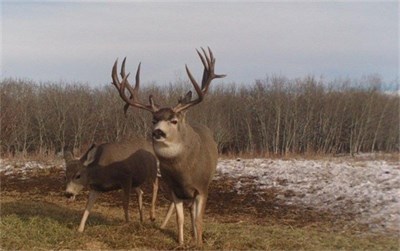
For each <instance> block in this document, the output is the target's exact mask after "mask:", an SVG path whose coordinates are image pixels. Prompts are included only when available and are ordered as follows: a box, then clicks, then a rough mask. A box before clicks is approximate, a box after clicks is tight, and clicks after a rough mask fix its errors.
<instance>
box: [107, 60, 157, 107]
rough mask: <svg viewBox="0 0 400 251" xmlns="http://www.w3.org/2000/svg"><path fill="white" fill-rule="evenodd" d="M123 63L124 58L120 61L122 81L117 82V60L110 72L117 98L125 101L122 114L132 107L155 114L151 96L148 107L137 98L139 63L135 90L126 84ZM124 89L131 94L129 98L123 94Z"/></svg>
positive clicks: (126, 76) (127, 75) (126, 78)
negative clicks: (117, 94)
mask: <svg viewBox="0 0 400 251" xmlns="http://www.w3.org/2000/svg"><path fill="white" fill-rule="evenodd" d="M125 61H126V57H125V58H124V61H122V66H121V73H120V74H121V77H122V81H121V82H120V81H119V78H118V74H117V64H118V59H117V60H115V63H114V66H113V68H112V72H111V77H112V80H113V82H112V84H113V85H114V86H115V88H117V90H118V92H119V96H120V97H121V98H122V100H124V101H125V103H126V104H125V106H124V112H125V114H126V111H127V110H128V108H129V106H130V105H131V106H134V107H137V108H141V109H144V110H147V111H150V112H156V111H158V107H157V106H156V105H155V104H154V101H153V96H152V95H150V96H149V103H150V105H145V104H143V103H142V102H140V100H139V98H138V92H139V85H140V65H141V63H139V66H138V69H137V71H136V83H135V88H132V86H131V85H130V84H129V82H128V77H129V74H130V73H128V74H125ZM125 89H128V91H129V93H130V94H131V96H130V98H128V97H127V96H126V94H125Z"/></svg>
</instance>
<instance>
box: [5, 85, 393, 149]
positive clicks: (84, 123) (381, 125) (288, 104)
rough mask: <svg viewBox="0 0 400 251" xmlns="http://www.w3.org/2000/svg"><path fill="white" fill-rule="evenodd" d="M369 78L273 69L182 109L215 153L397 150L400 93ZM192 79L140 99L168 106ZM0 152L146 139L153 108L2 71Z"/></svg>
mask: <svg viewBox="0 0 400 251" xmlns="http://www.w3.org/2000/svg"><path fill="white" fill-rule="evenodd" d="M380 84H381V81H380V80H379V79H377V78H375V77H370V78H365V79H363V80H358V81H349V80H339V81H334V82H329V83H327V82H326V81H324V80H317V79H315V78H313V77H306V78H303V79H286V78H284V77H272V78H266V79H264V80H259V81H255V82H254V83H253V84H251V85H248V86H245V85H236V84H234V83H232V84H221V83H218V81H215V82H214V83H213V86H212V87H213V88H212V89H211V90H210V93H209V94H208V95H207V98H206V99H205V101H204V102H203V103H201V104H199V105H197V106H195V107H193V108H191V109H190V110H189V112H188V114H187V116H188V120H189V121H197V122H199V123H203V124H205V125H207V126H208V127H210V128H211V129H212V130H213V132H214V137H215V139H216V141H217V143H218V148H219V151H220V152H221V153H271V154H282V155H284V154H288V153H328V154H337V153H356V152H371V151H389V152H392V151H398V150H399V107H400V97H399V96H398V95H393V94H385V93H384V92H382V91H381V90H380ZM189 88H191V84H190V83H189V82H186V81H177V82H176V83H174V84H170V85H169V86H164V87H159V86H155V85H151V86H147V87H146V84H142V87H141V91H140V92H141V98H142V100H144V101H147V98H148V95H149V94H150V93H151V94H153V95H154V97H155V100H156V102H157V103H159V104H161V105H175V104H176V102H177V100H178V98H179V97H180V96H182V95H184V94H185V93H186V92H187V91H188V90H189ZM0 92H1V152H2V154H3V155H6V154H24V155H26V154H54V153H58V152H60V151H62V150H63V149H66V148H69V149H74V150H75V152H76V153H80V152H82V151H84V150H85V148H86V147H87V146H88V145H89V144H91V143H92V142H97V143H101V142H110V141H119V140H123V139H128V138H133V137H136V136H140V137H148V136H149V135H150V130H151V115H150V113H149V112H146V111H141V110H139V109H129V110H128V113H127V117H125V116H124V113H123V105H124V103H123V101H122V100H121V99H120V97H119V96H118V94H117V91H116V90H115V89H114V87H113V86H112V85H111V84H110V85H107V86H102V87H98V88H93V87H89V86H88V85H85V84H79V83H36V82H32V81H28V80H17V79H3V80H2V81H1V82H0Z"/></svg>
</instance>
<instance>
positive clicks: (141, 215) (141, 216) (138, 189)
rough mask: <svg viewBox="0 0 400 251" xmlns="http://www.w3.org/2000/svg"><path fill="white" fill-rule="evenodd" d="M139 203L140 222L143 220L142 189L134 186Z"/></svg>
mask: <svg viewBox="0 0 400 251" xmlns="http://www.w3.org/2000/svg"><path fill="white" fill-rule="evenodd" d="M135 191H136V194H137V200H138V205H139V215H140V223H142V222H143V191H142V189H140V188H139V187H137V188H135Z"/></svg>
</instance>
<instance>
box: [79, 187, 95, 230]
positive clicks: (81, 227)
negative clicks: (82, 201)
mask: <svg viewBox="0 0 400 251" xmlns="http://www.w3.org/2000/svg"><path fill="white" fill-rule="evenodd" d="M99 195H100V193H99V192H96V191H94V190H91V191H90V192H89V198H88V201H87V204H86V208H85V212H84V213H83V216H82V219H81V224H79V228H78V232H81V233H82V232H83V230H84V229H85V224H86V220H87V218H88V217H89V214H90V211H91V210H92V208H93V205H94V202H95V201H96V199H97V198H98V197H99Z"/></svg>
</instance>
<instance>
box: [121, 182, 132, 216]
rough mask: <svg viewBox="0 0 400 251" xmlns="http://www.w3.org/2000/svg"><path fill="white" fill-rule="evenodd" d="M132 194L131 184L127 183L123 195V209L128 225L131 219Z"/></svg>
mask: <svg viewBox="0 0 400 251" xmlns="http://www.w3.org/2000/svg"><path fill="white" fill-rule="evenodd" d="M130 194H131V182H127V183H126V184H125V185H124V186H123V194H122V207H123V208H124V214H125V222H126V223H128V222H129V220H130V217H129V196H130Z"/></svg>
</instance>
